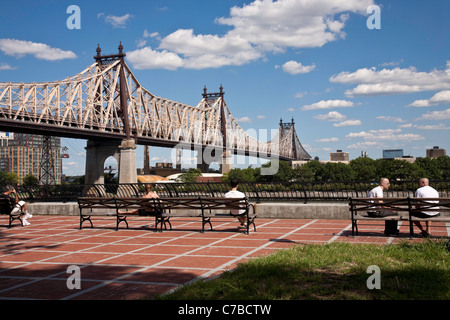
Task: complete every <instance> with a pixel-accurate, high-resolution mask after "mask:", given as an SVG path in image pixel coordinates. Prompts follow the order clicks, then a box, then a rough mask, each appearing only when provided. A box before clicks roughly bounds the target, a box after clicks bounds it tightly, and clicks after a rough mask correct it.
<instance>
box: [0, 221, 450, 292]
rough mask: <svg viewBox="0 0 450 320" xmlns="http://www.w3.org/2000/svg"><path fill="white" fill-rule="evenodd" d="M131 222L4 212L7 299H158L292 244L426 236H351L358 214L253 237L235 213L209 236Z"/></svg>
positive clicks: (0, 282) (270, 229)
mask: <svg viewBox="0 0 450 320" xmlns="http://www.w3.org/2000/svg"><path fill="white" fill-rule="evenodd" d="M129 220H130V221H129V224H130V229H120V230H119V231H114V227H115V219H114V217H110V216H103V217H96V218H95V228H92V229H91V228H83V229H82V230H79V229H78V223H79V218H78V217H76V216H61V215H46V216H44V215H36V214H35V215H34V216H33V218H31V219H30V220H29V221H30V222H31V225H29V226H25V227H21V226H18V225H16V226H14V227H12V228H11V229H7V228H6V226H7V224H8V219H7V216H0V239H1V242H2V245H1V246H0V300H9V299H14V300H17V299H19V300H20V299H25V300H29V299H31V300H35V299H46V300H47V299H48V300H119V299H120V300H122V299H127V300H128V299H140V298H150V299H151V298H152V297H153V296H154V295H155V294H162V293H165V292H168V291H170V290H173V289H175V288H177V287H178V286H180V285H183V284H186V283H189V282H192V281H196V280H198V279H208V278H211V277H216V276H218V275H220V274H221V273H222V272H224V271H226V270H232V269H233V268H236V267H237V266H238V264H239V263H241V262H245V261H247V260H249V259H253V258H255V257H259V256H263V255H267V254H270V253H273V252H275V251H277V250H281V249H284V248H289V247H292V246H297V245H302V244H325V243H332V242H349V243H374V244H387V243H397V242H399V241H401V240H406V241H422V239H421V238H414V239H409V237H408V226H407V225H406V224H404V225H401V226H400V232H401V233H400V236H399V237H395V238H394V237H385V236H383V234H382V231H383V228H384V225H383V223H382V222H375V221H374V222H371V223H369V224H366V225H364V226H363V225H361V226H360V227H359V233H360V236H358V237H351V225H350V219H345V220H339V219H333V220H331V219H268V218H260V219H258V220H257V232H251V233H250V235H245V234H244V233H243V231H244V229H237V228H238V223H237V220H235V219H233V218H232V217H230V218H229V219H221V220H220V221H216V222H215V223H214V226H215V230H214V231H207V232H205V233H203V234H202V233H200V232H199V230H200V229H201V222H200V220H199V219H198V218H186V217H176V218H173V222H172V224H173V227H174V230H172V231H164V232H162V233H160V232H153V231H152V230H149V227H150V226H152V224H153V220H152V219H150V218H148V217H133V218H132V219H129ZM437 227H438V224H437V223H436V224H433V228H432V230H431V232H432V234H433V237H448V236H449V232H450V227H449V226H445V225H440V227H439V228H437ZM237 231H238V232H237ZM72 265H75V266H78V267H79V268H80V276H81V277H80V278H81V289H77V288H75V289H72V290H70V289H68V287H67V283H68V279H69V277H70V276H71V275H72V274H71V273H68V272H67V270H68V267H69V266H72ZM72 283H74V282H72Z"/></svg>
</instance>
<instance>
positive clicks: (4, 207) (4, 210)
mask: <svg viewBox="0 0 450 320" xmlns="http://www.w3.org/2000/svg"><path fill="white" fill-rule="evenodd" d="M14 207H15V204H14V203H13V202H12V201H11V199H10V198H0V214H5V215H8V216H9V223H8V228H11V225H12V222H13V221H14V220H19V221H20V225H21V226H23V222H22V219H21V218H20V216H21V215H22V211H21V210H19V211H18V212H17V213H13V212H12V211H13V209H14Z"/></svg>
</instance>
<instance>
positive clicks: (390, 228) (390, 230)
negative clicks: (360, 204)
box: [367, 177, 399, 236]
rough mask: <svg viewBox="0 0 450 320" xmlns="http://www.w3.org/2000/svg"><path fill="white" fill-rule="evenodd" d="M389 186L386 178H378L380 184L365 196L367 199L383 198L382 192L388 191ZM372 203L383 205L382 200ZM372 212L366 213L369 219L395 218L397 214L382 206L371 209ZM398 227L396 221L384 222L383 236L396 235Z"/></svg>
mask: <svg viewBox="0 0 450 320" xmlns="http://www.w3.org/2000/svg"><path fill="white" fill-rule="evenodd" d="M390 185H391V184H390V183H389V179H388V178H384V177H383V178H380V182H379V183H378V186H377V187H375V188H373V189H372V190H370V192H369V194H368V195H367V197H368V198H383V196H384V195H383V191H384V190H388V189H389V186H390ZM373 202H374V203H383V201H382V200H374V201H373ZM372 209H373V210H372V211H369V212H367V214H368V215H369V217H374V218H375V217H387V216H396V215H397V212H394V211H392V210H391V209H385V208H383V206H374V207H373V208H372ZM397 227H398V221H395V220H389V221H388V220H386V221H385V222H384V234H385V235H387V236H389V235H398V234H399V230H398V229H397Z"/></svg>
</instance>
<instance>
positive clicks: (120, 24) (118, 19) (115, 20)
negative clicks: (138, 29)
mask: <svg viewBox="0 0 450 320" xmlns="http://www.w3.org/2000/svg"><path fill="white" fill-rule="evenodd" d="M103 16H104V13H99V14H98V15H97V18H101V17H103ZM131 18H133V15H131V14H129V13H127V14H125V15H123V16H113V15H108V16H105V22H106V23H109V24H110V25H112V26H113V27H114V28H126V26H127V21H128V20H129V19H131Z"/></svg>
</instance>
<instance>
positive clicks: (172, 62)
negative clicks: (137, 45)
mask: <svg viewBox="0 0 450 320" xmlns="http://www.w3.org/2000/svg"><path fill="white" fill-rule="evenodd" d="M127 57H128V60H129V61H130V62H131V64H132V65H133V67H134V68H136V69H138V70H142V69H159V68H161V69H168V70H176V69H177V68H180V67H182V66H183V60H182V59H181V58H180V57H179V56H178V55H176V54H175V53H173V52H168V51H166V50H163V51H155V50H153V49H152V48H151V47H145V48H142V49H138V50H136V51H131V52H128V53H127Z"/></svg>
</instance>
